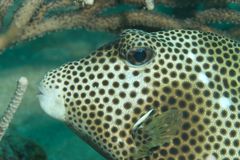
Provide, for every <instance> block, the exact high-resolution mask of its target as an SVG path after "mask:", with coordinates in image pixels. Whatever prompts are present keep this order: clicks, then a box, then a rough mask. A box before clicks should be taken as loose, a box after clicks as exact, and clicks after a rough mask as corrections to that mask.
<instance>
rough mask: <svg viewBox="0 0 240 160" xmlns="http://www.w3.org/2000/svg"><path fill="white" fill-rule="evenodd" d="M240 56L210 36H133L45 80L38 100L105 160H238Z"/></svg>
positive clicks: (233, 45) (235, 47)
mask: <svg viewBox="0 0 240 160" xmlns="http://www.w3.org/2000/svg"><path fill="white" fill-rule="evenodd" d="M239 51H240V44H239V43H238V42H236V41H234V40H231V39H229V38H226V37H223V36H219V35H216V34H213V33H204V32H199V31H194V30H170V31H160V32H152V33H148V32H144V31H141V30H134V29H129V30H125V31H123V33H122V34H121V35H120V36H119V38H118V39H117V40H115V41H114V42H111V43H109V44H106V45H104V46H103V47H101V48H99V49H97V50H96V51H95V52H94V53H92V54H91V55H90V56H88V57H86V58H83V59H81V60H79V61H74V62H70V63H68V64H65V65H63V66H61V67H59V68H57V69H55V70H53V71H51V72H49V73H47V74H46V76H45V77H44V79H43V80H42V81H41V83H40V86H39V90H40V93H39V95H38V97H39V100H40V105H41V107H42V108H43V110H44V111H45V112H46V113H47V114H49V115H50V116H52V117H54V118H56V119H58V120H61V121H63V122H65V123H66V124H67V125H68V126H70V127H71V128H72V129H73V130H74V131H75V132H76V133H77V134H78V135H79V136H80V137H81V138H82V139H84V140H85V141H86V142H87V143H88V144H90V145H91V146H92V147H93V148H94V149H96V150H97V151H98V152H99V153H101V154H102V155H103V156H104V157H106V158H107V159H112V160H133V159H141V160H239V158H240V53H239ZM79 155H81V153H80V151H79Z"/></svg>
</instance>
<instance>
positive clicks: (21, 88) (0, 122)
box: [0, 77, 28, 141]
mask: <svg viewBox="0 0 240 160" xmlns="http://www.w3.org/2000/svg"><path fill="white" fill-rule="evenodd" d="M27 86H28V80H27V78H25V77H21V78H20V79H19V80H18V83H17V88H16V91H15V93H14V95H13V97H12V99H11V101H10V103H9V105H8V107H7V109H6V111H5V112H4V114H3V116H2V117H1V119H0V141H1V139H2V137H3V136H4V134H5V132H6V130H7V129H8V126H9V124H10V122H11V121H12V119H13V116H14V114H15V112H16V110H17V109H18V107H19V105H20V103H21V101H22V98H23V95H24V93H25V91H26V89H27Z"/></svg>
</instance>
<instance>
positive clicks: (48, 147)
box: [0, 5, 240, 160]
mask: <svg viewBox="0 0 240 160" xmlns="http://www.w3.org/2000/svg"><path fill="white" fill-rule="evenodd" d="M231 7H232V8H236V9H237V10H239V7H238V6H235V5H232V6H231ZM128 8H129V6H123V7H120V8H119V9H118V10H117V12H118V11H122V10H125V9H128ZM157 10H161V11H164V12H165V13H168V14H171V13H172V9H171V8H165V7H162V6H160V7H159V8H157ZM176 13H179V11H177V12H175V13H172V14H176ZM187 13H188V12H186V13H181V14H182V15H181V14H180V15H179V16H186V14H187ZM239 18H240V17H239ZM213 25H215V24H213ZM230 26H231V24H220V25H219V24H217V25H215V27H216V28H220V29H224V28H228V27H230ZM116 37H117V34H113V33H109V32H94V31H87V30H85V29H77V30H68V31H62V32H56V33H51V34H48V35H45V36H43V37H42V38H37V39H36V40H31V41H24V42H21V43H19V44H17V45H14V46H12V47H11V48H8V49H6V50H5V51H4V54H2V55H0V113H3V112H4V110H5V109H6V107H7V105H8V103H9V100H10V98H11V96H12V93H13V92H14V90H15V88H16V80H17V79H19V77H21V76H25V77H27V78H28V80H29V87H28V90H27V92H26V94H25V96H24V99H23V101H22V103H21V106H20V107H19V109H18V111H17V112H16V115H15V117H14V119H13V121H12V123H11V125H10V127H9V129H8V132H7V135H6V137H7V136H8V135H11V136H17V137H18V136H19V137H22V138H26V139H28V140H31V141H33V142H34V143H36V144H37V145H38V146H39V147H40V148H41V149H42V150H43V151H41V152H43V154H45V155H46V156H47V158H46V157H44V158H42V160H43V159H48V160H104V158H103V157H102V156H101V155H100V154H98V153H97V152H96V151H95V150H94V149H92V148H91V147H90V146H89V145H88V144H86V143H85V142H84V141H82V140H81V139H80V138H79V137H78V136H77V135H76V134H75V133H74V132H72V131H71V130H70V129H69V128H68V127H67V126H66V125H65V124H64V123H63V122H59V121H57V120H55V119H53V118H51V117H49V116H48V115H47V114H45V113H44V111H43V110H42V109H41V108H40V105H39V102H38V99H37V93H38V84H39V82H40V80H41V79H42V78H43V76H44V75H45V74H46V73H47V72H48V71H50V70H52V69H54V68H57V67H59V66H60V65H62V64H64V63H67V62H69V61H74V60H79V59H81V58H82V57H85V56H87V55H89V54H90V53H91V52H93V51H95V50H96V49H97V48H98V47H100V46H102V45H103V44H106V43H108V42H110V41H112V40H114V39H116ZM18 142H19V141H17V142H13V143H18ZM18 145H21V144H18ZM7 147H9V146H7ZM3 148H5V149H6V144H5V143H3V142H1V145H0V155H3V154H6V153H9V154H16V153H14V152H12V151H8V148H7V149H6V150H3ZM10 148H11V147H10ZM9 150H11V149H9ZM4 152H5V153H4ZM19 154H20V153H19ZM0 159H1V158H0ZM40 159H41V158H39V160H40ZM14 160H15V159H14Z"/></svg>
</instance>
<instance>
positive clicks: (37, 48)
mask: <svg viewBox="0 0 240 160" xmlns="http://www.w3.org/2000/svg"><path fill="white" fill-rule="evenodd" d="M115 37H116V35H112V34H109V33H105V32H89V31H86V30H74V31H65V32H57V33H51V34H50V35H45V36H44V37H42V38H38V39H36V40H32V41H26V42H23V43H19V44H17V45H15V46H13V47H11V48H10V49H7V50H6V51H4V52H3V55H0V112H1V113H3V111H4V109H5V108H6V107H7V104H8V102H9V100H10V98H11V96H12V94H13V92H14V90H15V87H16V80H17V79H18V78H19V77H20V76H26V77H27V78H28V79H29V82H30V85H29V87H28V90H27V93H26V95H25V97H24V99H23V102H22V104H21V106H20V108H19V110H18V111H17V113H16V115H15V117H14V120H13V122H12V124H11V126H10V128H9V130H8V133H10V134H13V135H20V136H22V137H27V138H30V139H31V140H33V141H34V142H36V143H37V144H39V145H40V146H41V147H42V148H43V149H44V151H45V152H46V154H47V156H48V160H104V158H103V157H101V156H100V155H99V154H98V153H97V152H96V151H95V150H93V149H92V148H91V147H90V146H89V145H87V144H86V143H85V142H84V141H82V140H81V139H80V138H79V137H78V136H76V135H75V134H74V133H73V132H72V131H71V130H70V129H69V128H68V127H67V126H66V125H65V124H64V123H62V122H59V121H57V120H55V119H52V118H51V117H49V116H48V115H46V114H45V113H44V112H43V110H42V109H41V108H40V105H39V102H38V99H37V96H36V94H37V92H38V91H37V87H38V83H39V82H40V80H41V78H42V77H43V75H44V74H45V73H46V72H47V71H50V70H51V69H54V68H56V67H58V66H60V65H62V64H64V63H66V62H69V61H73V60H79V59H80V58H82V57H84V56H86V55H88V54H90V53H91V52H92V51H94V50H95V49H96V48H98V47H100V46H101V45H102V44H105V43H107V42H109V41H111V40H112V39H114V38H115Z"/></svg>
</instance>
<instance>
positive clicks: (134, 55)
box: [126, 47, 154, 66]
mask: <svg viewBox="0 0 240 160" xmlns="http://www.w3.org/2000/svg"><path fill="white" fill-rule="evenodd" d="M153 56H154V51H153V50H152V49H151V48H145V47H142V48H133V49H130V50H129V51H128V52H127V54H126V59H127V61H128V62H129V63H130V64H132V65H135V66H140V65H143V64H146V63H147V62H149V61H150V60H151V59H152V57H153Z"/></svg>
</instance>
